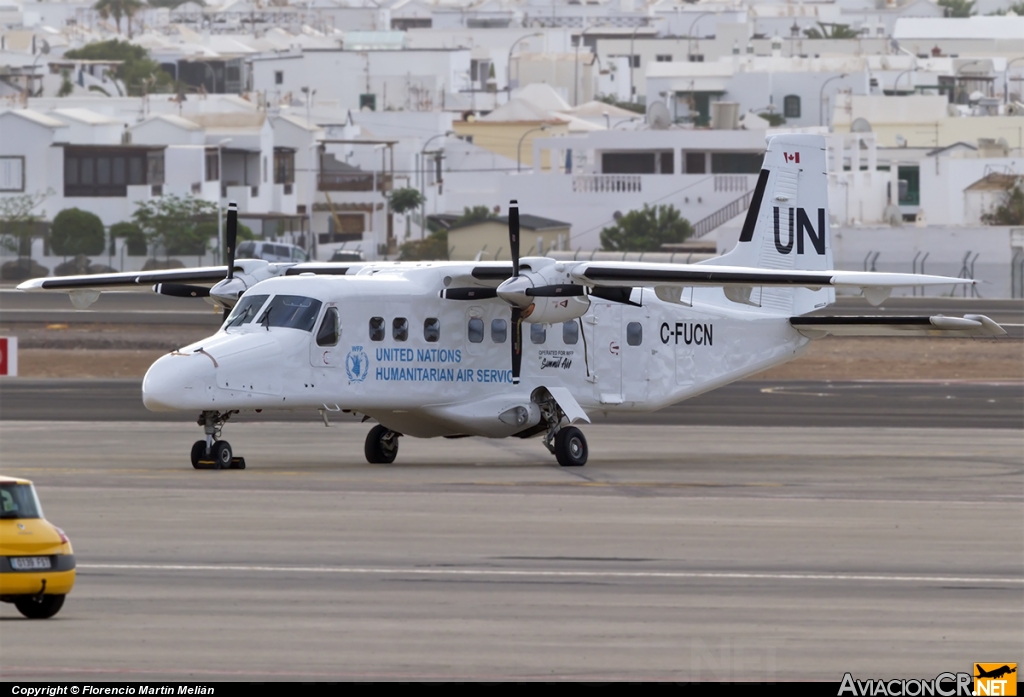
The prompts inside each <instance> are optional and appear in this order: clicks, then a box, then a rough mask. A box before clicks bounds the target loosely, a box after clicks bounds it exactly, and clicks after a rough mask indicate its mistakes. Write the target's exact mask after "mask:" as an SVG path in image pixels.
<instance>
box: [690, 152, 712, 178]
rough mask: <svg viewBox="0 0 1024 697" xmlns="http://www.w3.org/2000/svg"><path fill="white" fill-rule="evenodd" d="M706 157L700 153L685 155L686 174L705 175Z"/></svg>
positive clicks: (706, 169)
mask: <svg viewBox="0 0 1024 697" xmlns="http://www.w3.org/2000/svg"><path fill="white" fill-rule="evenodd" d="M707 171H708V166H707V157H706V154H705V153H702V152H688V153H686V174H707Z"/></svg>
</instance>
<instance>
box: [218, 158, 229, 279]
mask: <svg viewBox="0 0 1024 697" xmlns="http://www.w3.org/2000/svg"><path fill="white" fill-rule="evenodd" d="M230 142H231V138H224V139H223V140H221V141H219V142H218V143H217V248H218V249H219V250H220V256H221V259H223V258H224V209H223V205H224V201H223V200H222V199H223V194H224V185H223V183H222V182H223V181H224V162H223V158H222V157H221V152H222V151H223V150H224V146H225V145H227V144H228V143H230ZM229 270H230V269H229Z"/></svg>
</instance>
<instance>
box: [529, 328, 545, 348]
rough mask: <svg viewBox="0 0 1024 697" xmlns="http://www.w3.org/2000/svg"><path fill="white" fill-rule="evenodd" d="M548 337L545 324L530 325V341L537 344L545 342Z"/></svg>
mask: <svg viewBox="0 0 1024 697" xmlns="http://www.w3.org/2000/svg"><path fill="white" fill-rule="evenodd" d="M547 338H548V330H547V327H545V326H544V325H543V324H531V325H530V341H532V342H533V343H535V344H543V343H544V342H545V341H546V340H547Z"/></svg>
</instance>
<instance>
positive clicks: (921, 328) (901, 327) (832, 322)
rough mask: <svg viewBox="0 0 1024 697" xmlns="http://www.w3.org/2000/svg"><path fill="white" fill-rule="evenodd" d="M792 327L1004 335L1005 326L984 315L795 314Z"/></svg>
mask: <svg viewBox="0 0 1024 697" xmlns="http://www.w3.org/2000/svg"><path fill="white" fill-rule="evenodd" d="M789 322H790V324H792V325H793V327H794V328H795V329H796V330H797V331H798V332H800V333H801V334H803V335H804V336H807V337H810V338H812V339H817V338H821V337H823V336H828V335H832V336H974V337H981V336H990V337H991V336H1004V335H1005V334H1006V330H1004V329H1003V328H1002V327H1000V326H999V325H998V324H996V323H995V322H993V321H992V320H991V319H989V318H988V317H985V316H984V315H964V316H963V317H946V316H944V315H933V316H931V317H929V316H927V315H921V316H906V315H904V316H897V315H882V316H877V317H792V318H790V320H789Z"/></svg>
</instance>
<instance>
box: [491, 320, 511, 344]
mask: <svg viewBox="0 0 1024 697" xmlns="http://www.w3.org/2000/svg"><path fill="white" fill-rule="evenodd" d="M507 338H508V322H506V321H505V320H503V319H492V320H491V341H493V342H494V343H496V344H504V343H505V340H506V339H507Z"/></svg>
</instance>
